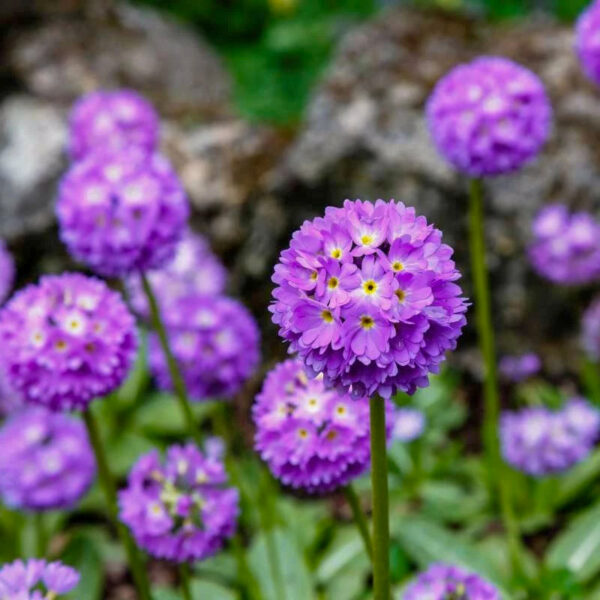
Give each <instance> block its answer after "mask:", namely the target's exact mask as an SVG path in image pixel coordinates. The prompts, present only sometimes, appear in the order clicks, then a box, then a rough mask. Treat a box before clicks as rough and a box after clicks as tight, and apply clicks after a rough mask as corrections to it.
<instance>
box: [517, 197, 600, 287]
mask: <svg viewBox="0 0 600 600" xmlns="http://www.w3.org/2000/svg"><path fill="white" fill-rule="evenodd" d="M532 233H533V241H532V242H531V244H530V246H529V260H530V262H531V264H532V266H533V268H534V269H535V270H536V271H537V273H538V274H539V275H541V276H542V277H545V278H546V279H549V280H550V281H552V282H554V283H559V284H562V285H581V284H587V283H591V282H593V281H596V280H598V279H599V278H600V223H599V222H598V221H597V220H596V219H595V218H594V217H593V216H592V215H590V214H588V213H585V212H577V213H570V212H569V209H568V208H567V207H566V206H565V205H563V204H552V205H549V206H546V207H545V208H543V209H542V210H541V211H540V212H539V213H538V214H537V216H536V217H535V219H534V221H533V225H532Z"/></svg>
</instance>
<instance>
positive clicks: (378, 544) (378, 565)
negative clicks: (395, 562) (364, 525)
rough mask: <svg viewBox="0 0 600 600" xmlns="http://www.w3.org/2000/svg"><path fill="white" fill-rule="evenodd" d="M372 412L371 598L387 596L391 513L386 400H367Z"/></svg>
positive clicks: (381, 599)
mask: <svg viewBox="0 0 600 600" xmlns="http://www.w3.org/2000/svg"><path fill="white" fill-rule="evenodd" d="M369 407H370V415H371V486H372V488H373V599H374V600H389V598H390V516H389V498H388V469H387V466H388V465H387V448H386V441H387V439H386V431H385V402H384V400H383V398H381V397H380V396H379V395H378V394H375V395H374V396H373V397H372V398H371V399H370V401H369Z"/></svg>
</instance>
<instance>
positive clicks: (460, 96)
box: [426, 56, 552, 177]
mask: <svg viewBox="0 0 600 600" xmlns="http://www.w3.org/2000/svg"><path fill="white" fill-rule="evenodd" d="M426 114H427V123H428V127H429V131H430V132H431V136H432V138H433V141H434V142H435V145H436V146H437V149H438V151H439V152H440V154H441V155H442V156H443V157H444V158H445V159H446V160H447V161H448V162H449V163H450V164H452V166H453V167H454V168H456V169H457V170H459V171H462V172H463V173H466V174H467V175H469V176H471V177H483V176H490V175H500V174H502V173H509V172H511V171H515V170H517V169H519V168H520V167H521V166H522V165H523V164H525V163H526V162H528V161H530V160H532V159H533V158H535V156H536V155H537V154H538V152H539V151H540V149H541V148H542V146H543V145H544V143H545V141H546V139H547V138H548V135H549V132H550V125H551V118H552V108H551V105H550V101H549V99H548V97H547V95H546V92H545V90H544V86H543V84H542V82H541V81H540V80H539V78H538V77H537V76H536V75H535V74H534V73H532V72H531V71H529V70H528V69H526V68H525V67H522V66H521V65H518V64H516V63H514V62H512V61H510V60H508V59H506V58H501V57H494V56H483V57H480V58H477V59H476V60H474V61H473V62H471V63H468V64H461V65H458V66H457V67H455V68H454V69H452V70H451V71H450V72H449V73H448V74H447V75H445V76H444V77H443V78H442V79H441V80H440V81H439V82H438V83H437V85H436V86H435V89H434V90H433V93H432V94H431V96H430V98H429V100H428V102H427V108H426Z"/></svg>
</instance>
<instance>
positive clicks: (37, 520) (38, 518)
mask: <svg viewBox="0 0 600 600" xmlns="http://www.w3.org/2000/svg"><path fill="white" fill-rule="evenodd" d="M33 525H34V527H35V553H36V556H37V558H44V557H45V556H46V551H47V548H48V535H47V533H46V519H45V515H44V513H43V512H42V511H38V512H36V513H34V515H33Z"/></svg>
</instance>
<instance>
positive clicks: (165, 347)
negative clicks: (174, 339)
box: [140, 272, 202, 444]
mask: <svg viewBox="0 0 600 600" xmlns="http://www.w3.org/2000/svg"><path fill="white" fill-rule="evenodd" d="M140 276H141V278H142V285H143V287H144V293H145V294H146V298H147V300H148V306H149V307H150V319H151V321H152V327H153V328H154V330H155V331H156V333H157V334H158V338H159V340H160V345H161V347H162V351H163V353H164V355H165V358H166V360H167V365H168V367H169V374H170V375H171V383H172V385H173V389H174V390H175V395H176V397H177V400H178V401H179V406H180V407H181V411H182V412H183V417H184V420H185V423H186V424H187V428H188V431H189V434H190V436H191V437H192V438H194V440H195V441H196V443H198V444H201V442H202V437H201V436H200V431H199V430H198V428H197V427H196V421H195V418H194V412H193V411H192V407H191V405H190V402H189V400H188V395H187V390H186V387H185V381H184V380H183V375H182V374H181V370H180V369H179V365H178V364H177V361H176V360H175V357H174V356H173V352H171V346H170V345H169V338H168V336H167V330H166V328H165V325H164V323H163V321H162V318H161V316H160V310H159V308H158V302H157V301H156V296H155V295H154V292H153V291H152V286H151V285H150V281H149V280H148V277H147V276H146V274H145V273H143V272H142V273H140Z"/></svg>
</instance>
